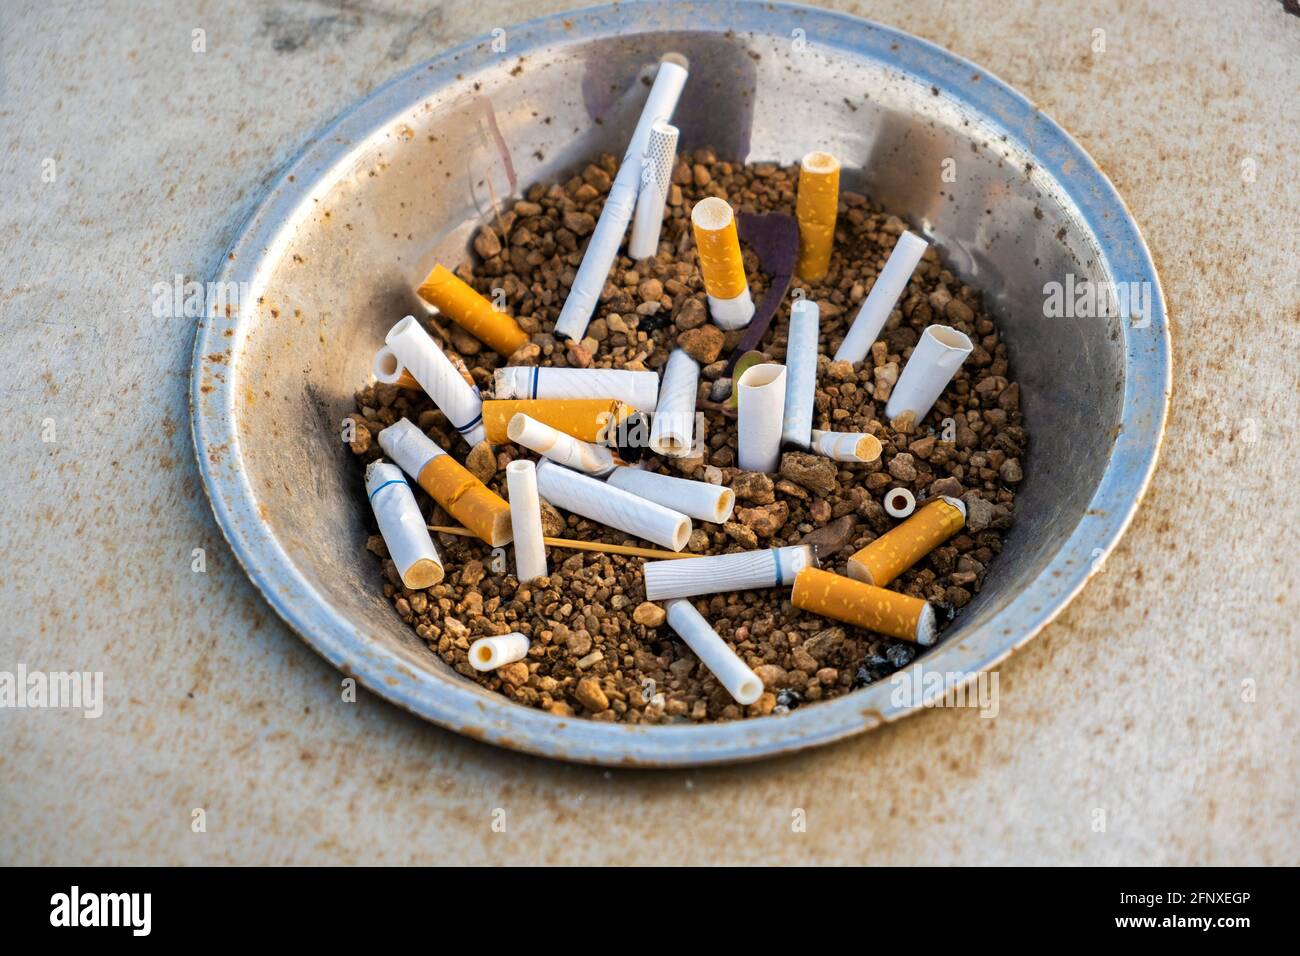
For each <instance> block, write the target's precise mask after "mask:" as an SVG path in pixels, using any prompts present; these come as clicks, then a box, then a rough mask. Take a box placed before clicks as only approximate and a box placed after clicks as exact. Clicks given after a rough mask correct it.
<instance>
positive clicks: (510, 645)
mask: <svg viewBox="0 0 1300 956" xmlns="http://www.w3.org/2000/svg"><path fill="white" fill-rule="evenodd" d="M527 656H528V638H527V637H526V636H524V635H523V634H520V633H519V632H518V631H512V632H510V633H509V634H498V635H497V636H495V637H480V638H479V639H478V640H477V641H475V642H474V643H473V644H471V645H470V646H469V666H470V667H472V668H474V670H476V671H494V670H496V669H497V668H498V667H505V666H506V665H507V664H513V663H514V662H515V661H521V660H523V659H524V658H525V657H527Z"/></svg>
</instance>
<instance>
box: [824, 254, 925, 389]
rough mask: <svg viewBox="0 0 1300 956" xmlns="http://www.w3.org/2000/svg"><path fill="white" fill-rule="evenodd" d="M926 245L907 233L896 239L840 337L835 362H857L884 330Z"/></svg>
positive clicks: (863, 356)
mask: <svg viewBox="0 0 1300 956" xmlns="http://www.w3.org/2000/svg"><path fill="white" fill-rule="evenodd" d="M928 245H929V243H927V242H926V241H925V240H924V239H922V238H921V237H920V236H918V235H915V234H914V233H911V232H904V233H903V234H902V235H901V236H899V237H898V242H897V244H896V245H895V246H894V251H893V252H891V253H890V254H889V259H888V260H886V262H885V268H883V269H881V270H880V275H879V276H877V277H876V284H875V285H873V286H872V287H871V291H870V292H869V293H868V294H867V298H866V300H865V301H864V302H863V303H862V308H861V309H859V310H858V315H857V318H855V319H854V320H853V325H852V326H850V327H849V334H848V335H846V336H844V341H843V342H841V343H840V347H839V348H838V349H836V351H835V361H837V362H854V363H857V362H861V361H862V360H863V359H864V358H866V355H867V352H868V351H870V349H871V345H872V343H873V342H875V341H876V337H877V336H878V335H880V330H881V329H883V328H884V327H885V322H886V321H887V320H888V319H889V313H890V312H892V311H893V310H894V304H895V303H896V302H898V298H899V296H901V295H902V294H903V293H904V292H905V291H906V290H907V283H908V282H909V281H911V278H912V273H913V272H914V271H915V270H916V265H917V263H918V262H920V261H921V257H922V256H923V255H925V250H926V248H927V247H928Z"/></svg>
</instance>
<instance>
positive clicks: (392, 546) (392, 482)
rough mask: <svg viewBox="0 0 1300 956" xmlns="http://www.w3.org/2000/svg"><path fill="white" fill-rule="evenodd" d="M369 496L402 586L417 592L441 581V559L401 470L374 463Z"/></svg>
mask: <svg viewBox="0 0 1300 956" xmlns="http://www.w3.org/2000/svg"><path fill="white" fill-rule="evenodd" d="M366 495H367V497H369V499H370V507H371V508H372V509H373V510H374V513H375V520H376V521H377V522H378V524H379V533H380V535H381V536H383V539H384V544H386V545H387V546H388V554H389V557H391V558H392V560H393V564H395V565H396V566H397V573H398V574H399V575H400V576H401V578H402V584H404V585H405V586H406V587H408V588H410V589H411V590H413V591H417V590H419V589H420V588H428V587H433V585H435V584H437V583H438V582H439V581H441V580H442V578H443V570H442V558H440V557H439V556H438V549H437V548H435V547H434V546H433V539H432V538H430V537H429V532H428V529H427V528H426V527H425V524H424V518H423V517H422V516H421V514H420V506H419V505H417V504H416V503H415V495H413V494H412V493H411V486H410V485H408V484H407V483H406V479H405V478H403V477H402V470H401V469H400V468H398V467H397V466H396V465H390V464H388V463H387V462H382V461H373V462H371V463H370V464H369V465H368V466H367V467H366Z"/></svg>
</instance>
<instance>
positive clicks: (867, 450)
mask: <svg viewBox="0 0 1300 956" xmlns="http://www.w3.org/2000/svg"><path fill="white" fill-rule="evenodd" d="M812 450H813V451H815V452H816V453H817V454H819V455H825V456H826V457H827V458H833V459H835V460H836V461H860V462H871V461H875V460H876V459H877V458H879V457H880V452H881V445H880V439H879V438H877V437H876V436H875V435H868V434H867V433H866V432H824V431H818V430H817V429H813V432H812Z"/></svg>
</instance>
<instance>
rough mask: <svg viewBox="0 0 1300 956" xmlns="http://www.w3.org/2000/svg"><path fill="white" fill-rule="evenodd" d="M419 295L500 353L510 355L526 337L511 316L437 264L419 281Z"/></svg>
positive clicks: (523, 342) (526, 339) (524, 341)
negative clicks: (500, 310)
mask: <svg viewBox="0 0 1300 956" xmlns="http://www.w3.org/2000/svg"><path fill="white" fill-rule="evenodd" d="M420 298H421V299H423V300H424V301H425V302H429V303H432V304H433V305H435V306H437V308H438V311H439V312H440V313H442V314H443V315H445V316H446V317H447V318H449V319H451V321H453V322H455V323H456V324H457V325H459V326H460V327H461V328H462V329H464V330H465V331H466V332H468V333H469V334H470V335H472V336H474V338H476V339H478V340H479V341H480V342H483V343H485V344H486V345H487V347H488V348H490V349H491V350H492V351H494V352H496V353H498V354H500V355H510V354H512V353H513V352H514V351H515V349H517V348H519V346H521V345H523V344H525V343H526V342H527V341H528V333H527V332H525V331H524V330H523V329H521V328H520V327H519V324H518V323H517V322H515V320H514V319H512V318H511V317H510V316H508V315H506V313H504V312H498V311H497V310H496V309H494V308H493V307H492V303H491V302H489V301H488V300H487V299H485V298H483V296H481V295H479V294H478V292H476V291H475V290H474V288H473V286H471V285H469V284H468V283H466V282H464V281H463V280H462V279H461V278H460V276H458V275H456V274H455V273H454V272H452V271H451V270H450V269H448V268H446V267H445V266H443V265H441V264H439V265H436V266H434V267H433V271H432V272H430V273H429V275H428V276H427V277H426V278H425V280H424V282H422V283H421V284H420Z"/></svg>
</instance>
